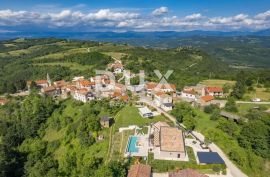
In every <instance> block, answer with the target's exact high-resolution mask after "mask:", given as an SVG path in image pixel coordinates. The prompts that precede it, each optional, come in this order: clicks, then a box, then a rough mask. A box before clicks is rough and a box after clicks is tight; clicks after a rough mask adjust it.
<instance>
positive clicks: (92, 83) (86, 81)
mask: <svg viewBox="0 0 270 177" xmlns="http://www.w3.org/2000/svg"><path fill="white" fill-rule="evenodd" d="M78 82H79V84H80V85H81V86H83V87H90V86H93V85H95V82H90V81H89V80H79V81H78Z"/></svg>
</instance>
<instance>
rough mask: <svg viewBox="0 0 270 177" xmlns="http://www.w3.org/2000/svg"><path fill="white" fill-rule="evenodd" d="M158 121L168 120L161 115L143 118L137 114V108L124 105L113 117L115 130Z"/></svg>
mask: <svg viewBox="0 0 270 177" xmlns="http://www.w3.org/2000/svg"><path fill="white" fill-rule="evenodd" d="M158 121H167V122H168V120H167V119H166V118H165V117H164V116H162V115H160V116H156V117H153V118H150V119H148V118H143V117H141V115H140V114H139V111H138V108H136V107H134V106H126V107H124V108H123V109H122V110H121V111H120V112H119V113H118V114H117V115H116V117H115V131H117V130H118V129H119V128H120V127H128V126H129V125H137V126H144V125H149V124H150V123H152V122H158Z"/></svg>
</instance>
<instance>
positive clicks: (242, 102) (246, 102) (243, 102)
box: [235, 101, 270, 104]
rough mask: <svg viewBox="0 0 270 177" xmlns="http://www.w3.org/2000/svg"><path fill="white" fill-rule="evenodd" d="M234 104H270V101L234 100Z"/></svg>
mask: <svg viewBox="0 0 270 177" xmlns="http://www.w3.org/2000/svg"><path fill="white" fill-rule="evenodd" d="M235 103H236V104H237V103H240V104H270V101H268V102H267V101H262V102H253V101H236V102H235Z"/></svg>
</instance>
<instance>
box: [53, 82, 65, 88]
mask: <svg viewBox="0 0 270 177" xmlns="http://www.w3.org/2000/svg"><path fill="white" fill-rule="evenodd" d="M54 85H55V86H56V87H64V86H66V85H67V83H66V81H64V80H60V81H55V82H54Z"/></svg>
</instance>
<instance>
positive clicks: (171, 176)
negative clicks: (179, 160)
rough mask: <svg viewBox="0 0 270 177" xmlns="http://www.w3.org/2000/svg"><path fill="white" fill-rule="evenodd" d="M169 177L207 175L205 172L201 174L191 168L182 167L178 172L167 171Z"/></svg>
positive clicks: (202, 176)
mask: <svg viewBox="0 0 270 177" xmlns="http://www.w3.org/2000/svg"><path fill="white" fill-rule="evenodd" d="M169 177H208V176H207V175H205V174H201V173H199V172H197V171H196V170H193V169H190V168H188V169H184V170H181V171H178V172H169Z"/></svg>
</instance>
